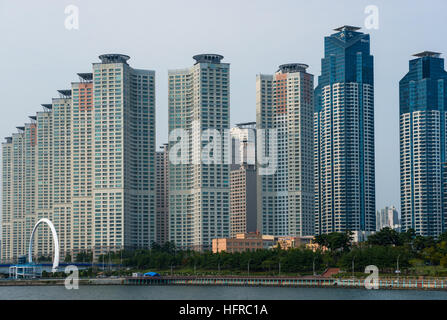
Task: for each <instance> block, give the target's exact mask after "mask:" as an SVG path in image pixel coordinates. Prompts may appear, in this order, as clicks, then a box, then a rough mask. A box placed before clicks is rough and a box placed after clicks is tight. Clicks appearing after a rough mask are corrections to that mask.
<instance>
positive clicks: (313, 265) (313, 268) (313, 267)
mask: <svg viewBox="0 0 447 320" xmlns="http://www.w3.org/2000/svg"><path fill="white" fill-rule="evenodd" d="M316 258H317V257H315V258H314V261H313V262H312V271H313V275H314V276H316V274H315V259H316Z"/></svg>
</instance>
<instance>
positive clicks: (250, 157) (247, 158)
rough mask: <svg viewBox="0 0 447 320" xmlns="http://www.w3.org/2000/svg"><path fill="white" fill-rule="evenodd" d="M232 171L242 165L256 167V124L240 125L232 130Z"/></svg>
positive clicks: (246, 123)
mask: <svg viewBox="0 0 447 320" xmlns="http://www.w3.org/2000/svg"><path fill="white" fill-rule="evenodd" d="M230 135H231V138H232V143H231V147H232V150H231V154H232V158H231V159H232V161H231V164H232V169H234V168H239V167H240V166H241V165H242V164H248V165H256V122H245V123H238V124H236V127H234V128H231V129H230Z"/></svg>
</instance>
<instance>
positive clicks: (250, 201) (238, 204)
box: [230, 165, 257, 237]
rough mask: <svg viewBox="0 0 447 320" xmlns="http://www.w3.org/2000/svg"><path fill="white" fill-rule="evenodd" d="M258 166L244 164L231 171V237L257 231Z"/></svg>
mask: <svg viewBox="0 0 447 320" xmlns="http://www.w3.org/2000/svg"><path fill="white" fill-rule="evenodd" d="M256 199H257V197H256V168H255V166H253V165H242V166H240V168H239V169H235V170H231V172H230V237H234V236H236V234H239V233H247V232H255V231H257V211H256V201H257V200H256Z"/></svg>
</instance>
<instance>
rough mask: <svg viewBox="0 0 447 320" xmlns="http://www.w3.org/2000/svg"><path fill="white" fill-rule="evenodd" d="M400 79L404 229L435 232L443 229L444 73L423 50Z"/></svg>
mask: <svg viewBox="0 0 447 320" xmlns="http://www.w3.org/2000/svg"><path fill="white" fill-rule="evenodd" d="M415 57H416V59H413V60H410V70H409V72H408V73H407V74H406V75H405V76H404V77H403V78H402V80H401V81H400V112H399V114H400V177H401V179H400V186H401V205H402V230H403V231H406V230H408V229H410V228H411V229H414V230H415V231H416V233H417V234H420V235H423V236H433V237H436V236H438V235H439V234H440V233H442V232H443V231H444V229H445V222H444V220H445V216H446V213H445V210H446V197H445V187H444V185H445V179H443V176H445V168H446V133H447V125H446V111H447V72H446V71H445V70H444V59H442V58H440V54H439V53H436V52H429V51H425V52H422V53H419V54H416V55H415Z"/></svg>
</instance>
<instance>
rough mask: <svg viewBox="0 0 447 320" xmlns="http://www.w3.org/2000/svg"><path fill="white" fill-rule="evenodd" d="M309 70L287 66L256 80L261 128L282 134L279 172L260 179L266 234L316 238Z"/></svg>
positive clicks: (260, 207) (260, 219)
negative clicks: (312, 236) (311, 236)
mask: <svg viewBox="0 0 447 320" xmlns="http://www.w3.org/2000/svg"><path fill="white" fill-rule="evenodd" d="M307 68H308V66H307V65H305V64H300V63H292V64H284V65H281V66H280V67H279V70H278V71H277V72H276V73H275V74H274V75H263V74H261V75H258V76H257V79H256V123H257V129H264V130H266V131H264V132H267V133H268V130H270V131H271V130H276V132H277V135H276V138H277V139H276V141H275V142H274V143H276V148H275V149H276V154H275V155H273V156H274V157H276V172H275V173H274V174H272V175H258V179H257V185H258V187H257V193H258V205H257V210H258V230H262V233H263V234H269V235H275V236H307V235H313V233H314V205H313V203H314V176H313V175H314V170H313V75H312V74H309V73H307V72H306V69H307ZM270 134H272V133H270ZM265 141H268V140H267V139H266V140H265ZM260 143H261V142H260ZM258 168H259V166H258Z"/></svg>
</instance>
